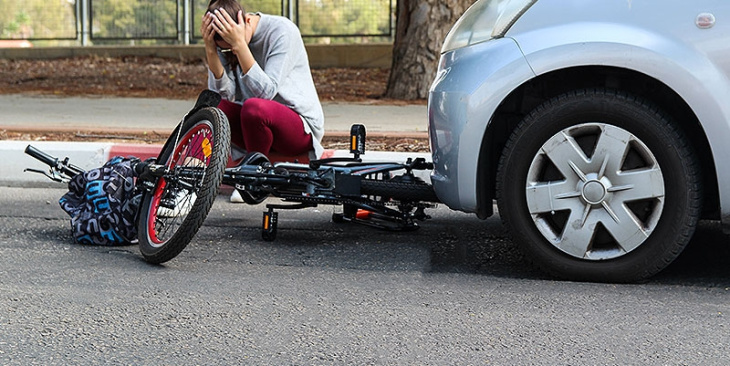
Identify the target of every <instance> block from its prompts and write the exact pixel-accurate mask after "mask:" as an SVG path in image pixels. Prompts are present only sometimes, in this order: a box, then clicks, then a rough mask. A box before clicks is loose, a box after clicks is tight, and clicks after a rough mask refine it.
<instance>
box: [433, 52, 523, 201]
mask: <svg viewBox="0 0 730 366" xmlns="http://www.w3.org/2000/svg"><path fill="white" fill-rule="evenodd" d="M532 77H534V73H533V72H532V70H531V69H530V67H529V65H528V64H527V62H526V61H525V58H524V56H523V54H522V52H521V51H520V48H519V46H518V45H517V43H516V42H515V41H514V40H513V39H511V38H500V39H495V40H491V41H488V42H484V43H480V44H476V45H473V46H470V47H465V48H461V49H457V50H454V51H450V52H447V53H445V54H443V55H442V56H441V61H440V63H439V70H438V73H437V76H436V79H435V80H434V82H433V84H432V85H431V91H430V93H429V100H428V119H429V135H430V142H431V151H432V155H433V162H434V171H433V172H432V174H431V181H432V183H433V186H434V189H435V191H436V194H437V195H438V197H439V199H440V200H441V201H442V202H443V203H444V204H446V205H447V206H448V207H449V208H451V209H454V210H460V211H464V212H479V200H478V195H479V193H478V189H479V187H478V185H477V180H478V175H479V169H478V167H479V164H480V160H481V159H483V158H485V157H484V156H480V155H481V147H482V141H483V140H484V138H485V133H486V130H487V126H488V125H489V123H490V121H491V119H492V116H493V115H494V113H495V111H496V110H497V108H498V107H499V105H500V103H501V102H502V101H503V100H504V98H505V97H507V95H509V93H510V92H512V91H513V90H515V89H516V88H517V87H519V86H520V85H521V84H522V83H524V82H525V81H527V80H529V79H531V78H532ZM488 204H490V205H491V200H490V201H489V203H488Z"/></svg>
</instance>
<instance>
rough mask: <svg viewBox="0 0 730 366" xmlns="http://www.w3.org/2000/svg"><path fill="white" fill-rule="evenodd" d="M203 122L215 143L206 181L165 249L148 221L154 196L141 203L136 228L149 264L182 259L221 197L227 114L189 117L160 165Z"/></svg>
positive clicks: (212, 111)
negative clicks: (155, 242) (152, 234)
mask: <svg viewBox="0 0 730 366" xmlns="http://www.w3.org/2000/svg"><path fill="white" fill-rule="evenodd" d="M203 121H208V122H210V124H211V127H212V133H213V143H212V154H211V157H210V163H209V164H208V166H207V167H206V168H205V169H206V174H205V178H204V180H203V183H202V186H201V188H200V190H199V191H197V192H196V194H197V199H196V200H195V203H194V204H193V206H192V208H191V210H190V212H189V213H188V214H187V216H186V217H185V219H184V220H183V222H182V224H181V225H180V226H179V227H178V229H177V230H176V231H175V232H174V233H173V234H172V235H171V236H170V238H169V239H168V240H167V241H165V242H164V244H162V245H158V246H155V245H152V244H151V240H150V234H149V230H150V224H149V222H148V220H149V219H150V217H149V216H150V214H151V207H150V206H151V204H152V199H153V195H152V194H150V193H148V194H145V197H144V198H143V200H142V204H141V206H140V215H139V216H140V217H139V221H138V226H137V227H138V233H139V247H140V252H141V253H142V256H143V257H144V259H145V261H147V262H149V263H154V264H159V263H164V262H167V261H169V260H171V259H173V258H175V257H176V256H177V255H179V254H180V253H181V252H182V251H183V250H184V249H185V248H186V247H187V245H188V244H189V243H190V241H191V240H192V239H193V237H194V236H195V234H196V233H197V232H198V230H199V229H200V227H201V226H203V222H204V221H205V218H206V217H207V215H208V213H209V212H210V209H211V207H212V206H213V202H214V201H215V198H216V196H217V195H218V189H219V187H220V184H221V181H222V179H223V173H224V171H225V168H226V164H227V162H228V147H229V145H230V128H229V125H228V120H227V118H226V116H225V114H223V112H222V111H220V110H219V109H217V108H213V107H208V108H203V109H201V110H199V111H197V112H195V113H194V114H193V115H192V116H190V117H188V118H187V119H186V120H185V122H183V124H182V126H179V128H178V129H176V130H175V131H174V132H173V133H172V135H171V136H170V137H169V139H168V141H167V142H166V143H165V145H164V148H163V150H162V151H161V152H160V155H159V157H158V160H157V161H158V162H160V163H164V162H167V160H168V158H169V156H170V154H172V152H173V151H174V150H175V148H176V140H177V139H178V138H179V136H184V135H185V133H186V132H187V131H189V130H191V129H192V128H194V127H196V126H198V125H199V123H201V122H203Z"/></svg>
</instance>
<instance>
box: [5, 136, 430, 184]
mask: <svg viewBox="0 0 730 366" xmlns="http://www.w3.org/2000/svg"><path fill="white" fill-rule="evenodd" d="M28 145H33V146H34V147H36V148H38V149H40V150H43V151H44V152H46V153H48V154H50V155H53V156H55V157H57V158H60V159H65V158H68V159H69V162H70V163H71V164H74V165H76V166H78V167H80V168H82V169H84V170H88V169H93V168H96V167H100V166H102V165H103V164H104V163H105V162H106V161H107V160H109V159H110V158H111V157H114V156H118V155H119V156H136V157H138V158H140V159H146V158H149V157H156V156H157V155H158V154H159V152H160V150H161V149H162V144H159V145H143V144H119V143H111V142H109V143H105V142H50V141H15V140H13V141H0V156H2V157H3V158H2V159H0V186H10V187H59V186H61V187H62V186H64V185H63V184H61V183H57V182H53V181H51V180H49V179H48V178H46V177H45V176H43V175H41V174H34V173H29V172H24V170H25V169H26V168H32V169H37V170H42V171H48V168H47V166H45V165H44V164H43V163H41V162H39V161H37V160H35V159H34V158H33V157H31V156H29V155H27V154H25V148H26V147H27V146H28ZM343 156H351V155H350V153H349V151H347V150H326V151H325V154H324V156H323V157H343ZM419 157H422V158H425V159H426V160H427V161H431V154H429V153H404V152H391V151H368V152H366V153H365V155H363V156H362V159H363V161H365V162H384V161H387V162H405V161H406V160H408V158H419ZM417 175H418V176H419V177H421V178H422V179H424V180H426V181H430V178H429V176H428V175H429V172H426V171H421V172H417Z"/></svg>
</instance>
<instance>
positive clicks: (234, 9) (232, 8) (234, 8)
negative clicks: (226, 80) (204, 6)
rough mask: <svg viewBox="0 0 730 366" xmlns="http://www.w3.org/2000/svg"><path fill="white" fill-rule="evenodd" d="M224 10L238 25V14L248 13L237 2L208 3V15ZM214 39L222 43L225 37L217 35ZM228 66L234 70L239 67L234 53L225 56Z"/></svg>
mask: <svg viewBox="0 0 730 366" xmlns="http://www.w3.org/2000/svg"><path fill="white" fill-rule="evenodd" d="M221 8H222V9H224V10H225V11H226V12H227V13H228V15H230V16H231V18H233V21H234V22H236V23H238V12H239V11H240V12H242V13H244V14H245V13H246V10H244V9H243V6H242V5H241V4H240V3H239V2H238V1H236V0H210V2H209V3H208V13H212V12H214V11H215V10H216V9H221ZM213 38H214V39H215V40H216V41H222V40H223V37H221V36H220V34H218V33H216V34H215V35H214V36H213ZM225 57H226V60H228V64H229V65H230V66H231V67H232V68H233V67H235V66H236V65H238V58H237V57H236V55H234V54H233V53H232V52H231V53H227V54H226V55H225Z"/></svg>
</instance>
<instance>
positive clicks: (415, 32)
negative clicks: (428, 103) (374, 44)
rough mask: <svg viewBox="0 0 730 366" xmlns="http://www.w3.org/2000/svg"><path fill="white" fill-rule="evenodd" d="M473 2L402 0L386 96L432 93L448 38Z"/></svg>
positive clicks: (418, 96)
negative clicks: (431, 87) (429, 91)
mask: <svg viewBox="0 0 730 366" xmlns="http://www.w3.org/2000/svg"><path fill="white" fill-rule="evenodd" d="M473 2H474V1H473V0H398V3H397V23H396V30H395V40H394V42H393V63H392V66H391V68H390V77H389V78H388V86H387V89H386V91H385V96H386V97H388V98H395V99H404V100H414V99H425V98H427V97H428V90H429V88H430V86H431V82H432V81H433V78H434V77H435V76H436V71H437V68H438V62H439V57H440V53H441V45H443V42H444V38H446V34H447V33H448V32H449V30H450V29H451V27H452V26H453V25H454V23H456V21H457V20H458V19H459V17H460V16H461V15H462V14H463V13H464V11H466V9H467V8H468V7H469V6H471V4H472V3H473Z"/></svg>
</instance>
